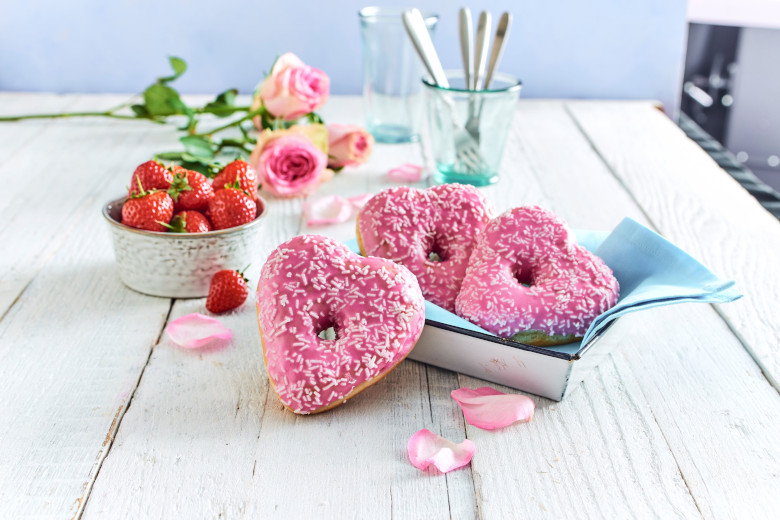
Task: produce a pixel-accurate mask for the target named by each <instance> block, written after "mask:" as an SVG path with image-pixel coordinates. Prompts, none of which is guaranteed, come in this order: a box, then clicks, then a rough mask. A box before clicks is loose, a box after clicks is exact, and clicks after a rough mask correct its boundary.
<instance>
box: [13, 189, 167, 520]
mask: <svg viewBox="0 0 780 520" xmlns="http://www.w3.org/2000/svg"><path fill="white" fill-rule="evenodd" d="M108 193H109V191H107V190H106V191H105V194H106V195H107V194H108ZM104 196H105V195H104ZM101 198H102V197H101ZM100 205H101V202H99V201H97V200H96V201H94V202H93V203H92V205H91V207H89V211H88V212H85V213H86V214H85V215H83V216H82V219H81V220H80V221H77V222H74V223H73V225H74V227H76V228H77V229H78V232H76V233H73V234H72V236H70V237H69V238H68V240H66V241H64V243H63V246H62V247H61V248H60V249H59V250H58V251H57V252H56V253H55V254H54V257H53V258H52V259H51V262H50V263H49V264H48V265H47V268H46V269H44V270H43V271H42V272H41V273H40V274H39V275H38V276H37V277H36V279H35V280H34V281H33V282H32V283H31V284H30V285H29V287H28V288H27V290H26V291H25V293H24V294H23V295H22V296H21V297H20V298H19V300H18V301H17V302H16V304H15V305H14V306H13V307H12V308H11V309H10V311H9V312H8V313H7V315H6V316H5V317H4V318H3V320H2V321H0V366H2V367H3V368H2V370H3V377H2V378H0V418H2V420H0V445H2V446H3V449H2V450H0V498H2V500H0V516H1V517H3V518H20V517H24V516H39V517H47V516H57V517H63V516H73V515H74V514H76V513H77V512H78V510H79V508H80V506H81V504H82V501H83V499H84V497H85V495H86V493H87V491H88V489H89V486H90V485H91V483H92V480H93V479H94V477H95V475H96V474H97V471H98V468H99V466H100V463H101V461H102V459H103V457H104V456H105V454H106V453H107V452H108V450H109V448H110V443H111V441H112V439H113V436H114V434H115V433H116V428H117V426H118V423H119V420H120V418H121V416H122V414H123V413H124V411H125V409H126V406H127V404H128V402H129V398H130V395H131V394H132V392H133V391H134V389H135V386H136V384H137V381H138V378H139V376H140V374H141V371H142V370H143V367H144V365H145V364H146V360H147V358H148V355H149V350H150V348H151V346H152V345H153V344H154V342H155V340H156V338H157V335H158V334H159V328H160V326H161V325H162V323H163V322H164V320H165V317H166V315H167V313H168V309H169V300H165V299H159V298H151V297H148V296H142V295H140V294H137V293H133V292H131V291H128V290H126V289H125V288H124V287H122V285H121V283H120V281H119V279H118V277H117V274H116V271H115V269H114V266H113V252H112V250H111V245H110V240H109V237H108V233H107V232H106V230H105V229H104V226H105V225H106V224H105V223H104V222H102V221H101V218H100V217H99V209H100Z"/></svg>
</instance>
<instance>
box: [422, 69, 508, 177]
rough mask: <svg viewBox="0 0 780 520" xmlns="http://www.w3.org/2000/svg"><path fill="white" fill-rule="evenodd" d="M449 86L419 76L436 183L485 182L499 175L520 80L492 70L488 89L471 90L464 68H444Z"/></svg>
mask: <svg viewBox="0 0 780 520" xmlns="http://www.w3.org/2000/svg"><path fill="white" fill-rule="evenodd" d="M446 74H447V79H448V81H449V83H450V86H449V87H448V88H444V87H440V86H438V85H436V84H435V83H434V82H433V80H432V79H431V78H430V77H426V78H424V79H423V85H424V86H425V90H426V93H427V105H428V132H429V134H430V139H431V149H432V151H433V156H434V161H435V163H436V172H435V174H434V179H435V180H436V182H438V183H447V182H459V183H461V184H472V185H474V186H486V185H488V184H493V183H495V182H497V181H498V169H499V166H500V165H501V157H502V155H503V153H504V145H505V144H506V139H507V136H508V135H509V127H510V126H511V125H512V118H513V117H514V113H515V108H516V104H517V98H518V96H519V94H520V88H521V87H522V83H521V82H520V80H518V79H517V78H514V77H512V76H509V75H507V74H498V73H497V74H494V75H493V78H492V79H491V82H490V89H489V90H469V89H467V88H466V82H465V78H464V74H463V72H462V71H447V72H446Z"/></svg>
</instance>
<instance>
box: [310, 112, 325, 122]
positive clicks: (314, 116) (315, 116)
mask: <svg viewBox="0 0 780 520" xmlns="http://www.w3.org/2000/svg"><path fill="white" fill-rule="evenodd" d="M306 119H307V120H308V121H309V123H312V124H320V125H324V124H325V121H323V119H322V118H321V117H320V116H319V114H315V113H314V112H309V113H308V114H306Z"/></svg>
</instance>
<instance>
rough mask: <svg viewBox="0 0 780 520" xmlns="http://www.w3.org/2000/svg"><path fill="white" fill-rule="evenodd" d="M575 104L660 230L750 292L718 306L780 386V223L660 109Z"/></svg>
mask: <svg viewBox="0 0 780 520" xmlns="http://www.w3.org/2000/svg"><path fill="white" fill-rule="evenodd" d="M570 110H571V112H572V114H573V115H574V117H575V118H576V120H577V121H578V123H579V124H580V125H581V126H582V128H583V130H584V131H585V132H586V133H587V134H588V136H589V137H590V139H591V140H592V142H593V146H594V147H596V149H597V150H598V152H599V153H600V154H601V155H602V156H603V157H604V159H605V160H606V161H607V163H608V164H609V165H610V168H611V169H612V170H613V171H614V174H615V175H616V177H617V178H618V179H619V180H620V182H622V183H624V184H625V185H626V186H627V187H628V189H629V190H630V191H631V192H632V193H633V195H634V197H635V198H636V200H637V202H638V203H639V205H640V206H641V207H642V209H643V210H644V211H645V212H646V213H647V215H648V216H649V217H650V218H651V219H652V221H653V223H654V224H655V225H656V226H657V227H658V229H659V230H660V231H661V232H662V233H663V234H664V235H666V236H668V237H669V238H670V239H671V240H673V241H674V242H675V243H677V244H679V245H680V246H681V247H683V248H684V249H686V250H687V251H688V252H690V253H691V254H692V255H694V256H695V257H697V258H699V259H701V260H702V261H703V262H704V263H705V264H706V265H707V266H709V267H710V268H711V269H712V270H714V271H715V272H716V273H718V274H720V275H721V276H724V277H728V278H733V279H734V280H736V281H737V284H738V287H739V289H740V290H741V291H742V292H743V293H744V295H745V298H744V299H742V300H741V301H737V302H734V303H730V304H727V305H721V306H718V312H720V313H721V314H722V315H723V316H724V317H725V318H726V319H727V320H728V322H729V324H730V326H731V328H732V330H733V331H734V332H735V333H736V334H738V335H739V336H740V337H741V338H742V340H743V343H744V344H745V348H747V349H748V351H749V352H750V353H751V355H752V356H753V357H754V358H755V360H756V362H757V363H758V364H759V365H760V366H761V368H762V370H763V371H764V374H765V375H766V376H767V378H768V379H769V380H770V381H771V382H772V384H773V385H774V386H775V388H778V389H780V321H779V320H778V319H777V316H778V313H777V301H778V295H780V277H778V276H777V273H776V266H775V264H776V259H777V258H780V222H778V221H777V219H775V218H774V217H773V216H772V215H771V214H769V213H768V212H766V211H765V210H764V209H763V208H762V207H761V206H760V205H759V204H758V202H756V200H755V199H753V197H751V196H750V195H749V194H748V193H747V192H746V191H745V190H744V189H742V188H741V187H740V186H739V184H738V183H737V182H736V181H735V180H734V179H732V178H731V177H730V176H729V175H728V174H726V173H725V172H724V171H723V170H721V169H720V168H719V167H718V166H717V164H716V163H715V162H714V161H713V160H712V159H711V158H710V157H709V156H708V155H707V154H706V153H705V152H704V151H703V150H702V149H701V148H699V146H698V145H696V143H694V142H693V141H691V140H689V139H687V138H686V137H685V135H684V134H683V132H682V131H681V130H680V129H679V128H677V127H676V125H674V123H672V121H671V120H669V119H668V118H666V117H665V116H663V114H661V113H660V112H649V113H648V111H647V109H646V108H645V107H642V106H641V105H636V104H627V105H615V104H612V105H610V104H595V103H587V102H583V103H573V104H571V105H570Z"/></svg>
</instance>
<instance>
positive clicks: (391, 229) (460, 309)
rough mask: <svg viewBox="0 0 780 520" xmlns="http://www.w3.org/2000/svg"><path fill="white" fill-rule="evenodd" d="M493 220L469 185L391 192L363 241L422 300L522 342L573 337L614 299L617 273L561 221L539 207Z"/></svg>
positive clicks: (363, 229) (365, 223) (366, 225)
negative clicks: (396, 266) (398, 270)
mask: <svg viewBox="0 0 780 520" xmlns="http://www.w3.org/2000/svg"><path fill="white" fill-rule="evenodd" d="M493 214H494V211H493V209H492V208H491V207H490V205H489V204H488V203H487V201H486V200H485V198H484V197H483V196H482V195H481V194H480V193H479V192H478V191H477V190H476V189H475V188H473V187H471V186H463V185H459V184H449V185H442V186H436V187H433V188H429V189H427V190H416V189H414V188H392V189H389V190H385V191H383V192H381V193H379V194H378V195H376V196H375V197H374V198H372V199H371V200H369V202H368V203H367V204H366V205H365V207H364V208H363V209H362V210H361V212H360V214H359V215H358V220H357V232H358V243H359V244H360V249H361V253H362V254H363V255H366V256H379V257H382V258H387V259H390V260H393V261H394V262H398V263H400V264H402V265H404V266H406V267H407V268H408V269H409V270H410V271H411V272H412V273H413V274H414V275H415V276H417V280H418V282H419V284H420V287H421V289H422V293H423V295H424V296H425V297H426V299H428V300H430V301H431V302H433V303H435V304H437V305H439V306H440V307H443V308H445V309H447V310H450V311H453V312H455V313H456V314H458V315H459V316H461V317H463V318H465V319H467V320H469V321H471V322H472V323H475V324H476V325H479V326H480V327H482V328H484V329H485V330H488V331H490V332H492V333H494V334H496V335H497V336H500V337H503V338H512V339H514V340H516V341H520V342H522V343H527V344H531V345H537V346H550V345H557V344H562V343H568V342H571V341H574V340H575V339H577V338H578V337H581V336H583V335H584V334H585V332H586V331H587V329H588V326H590V324H591V322H592V321H593V320H594V319H595V318H596V317H597V316H598V315H599V314H601V313H603V312H605V311H606V310H607V309H609V308H610V307H612V306H614V305H615V303H617V298H618V292H619V287H618V282H617V280H616V279H615V277H614V276H613V275H612V271H611V270H610V269H609V267H607V265H606V264H604V262H603V261H602V260H601V259H600V258H598V257H597V256H595V255H594V254H592V253H591V252H589V251H588V250H586V249H585V248H583V247H582V246H580V245H578V244H577V243H576V241H575V238H574V235H573V233H572V232H571V231H570V230H569V228H568V226H567V225H566V222H565V221H564V220H563V219H561V218H560V217H558V216H557V215H555V214H554V213H552V212H551V211H549V210H546V209H543V208H540V207H538V206H528V207H519V208H514V209H511V210H508V211H506V212H504V213H503V214H501V215H499V216H498V217H495V218H493Z"/></svg>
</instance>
